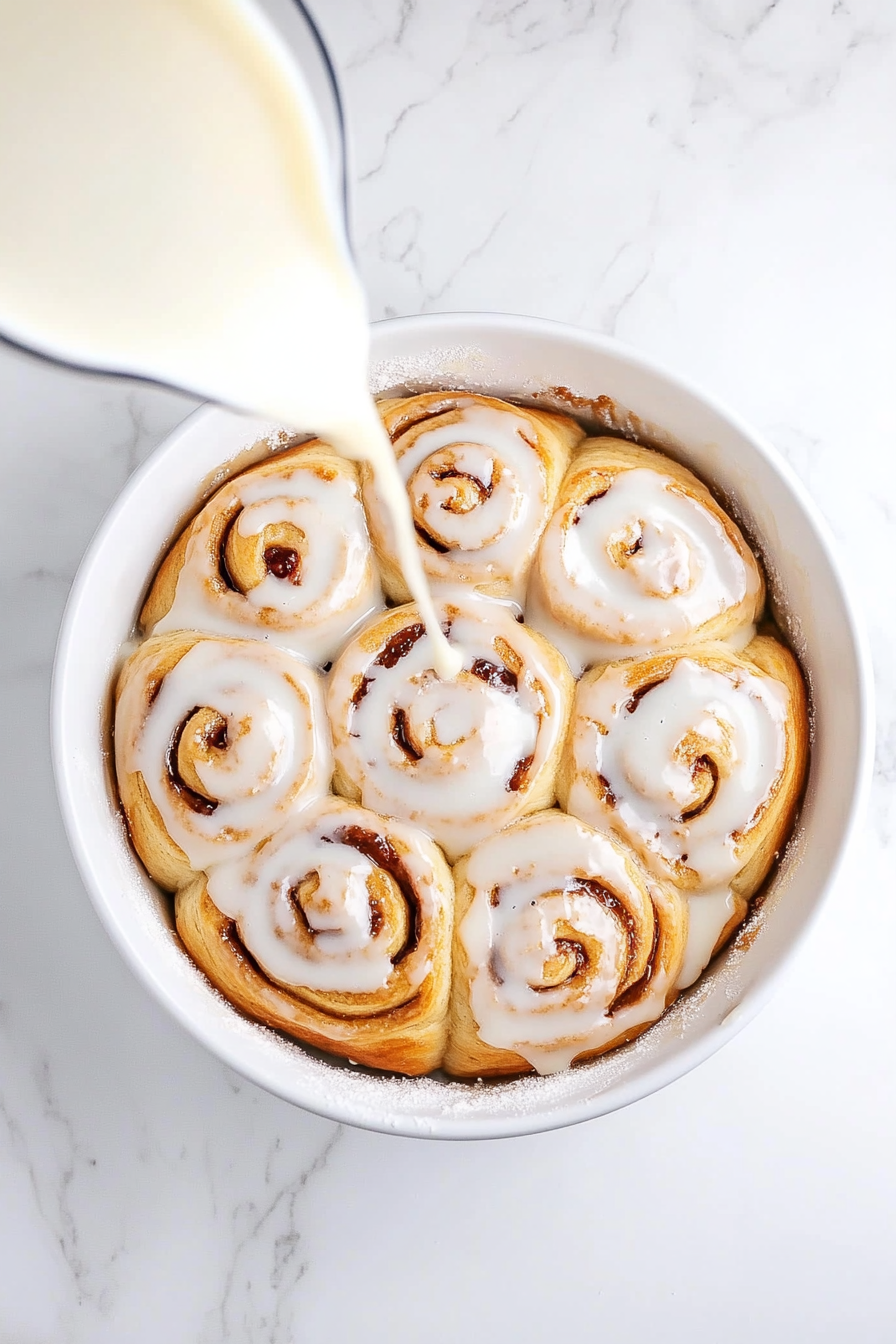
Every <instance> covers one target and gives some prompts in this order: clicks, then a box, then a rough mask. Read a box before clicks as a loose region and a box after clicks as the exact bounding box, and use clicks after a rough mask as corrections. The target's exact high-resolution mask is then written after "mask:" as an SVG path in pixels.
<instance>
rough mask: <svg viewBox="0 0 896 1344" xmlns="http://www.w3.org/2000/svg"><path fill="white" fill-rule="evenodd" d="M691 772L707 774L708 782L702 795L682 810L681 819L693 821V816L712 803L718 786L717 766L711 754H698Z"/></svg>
mask: <svg viewBox="0 0 896 1344" xmlns="http://www.w3.org/2000/svg"><path fill="white" fill-rule="evenodd" d="M692 773H693V774H695V775H696V774H698V773H699V774H706V775H709V779H710V784H709V788H708V789H707V790H706V793H705V794H704V795H703V797H702V798H700V799H698V800H697V802H696V803H694V805H693V807H689V808H686V809H685V811H684V812H682V814H681V820H682V821H693V820H694V818H695V817H699V816H702V814H703V813H704V812H705V811H706V809H707V808H708V807H710V806H711V805H712V801H713V799H714V798H715V796H716V793H717V792H718V788H719V767H718V766H717V765H716V763H715V761H714V760H713V759H712V757H711V756H698V757H697V759H696V761H695V762H694V769H693V772H692Z"/></svg>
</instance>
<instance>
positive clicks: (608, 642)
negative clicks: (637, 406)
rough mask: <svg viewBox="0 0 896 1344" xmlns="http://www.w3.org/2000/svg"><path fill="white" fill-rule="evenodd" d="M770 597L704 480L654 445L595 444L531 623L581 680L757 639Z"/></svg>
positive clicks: (536, 580)
mask: <svg viewBox="0 0 896 1344" xmlns="http://www.w3.org/2000/svg"><path fill="white" fill-rule="evenodd" d="M764 600H765V584H764V580H763V577H762V573H761V571H760V569H759V565H758V564H757V562H756V559H755V557H754V556H753V554H752V552H751V551H750V548H749V547H748V546H747V543H746V542H745V541H744V538H743V536H742V535H741V533H740V530H739V528H738V527H737V526H736V524H735V523H734V522H733V521H732V519H731V518H729V517H728V515H727V514H726V513H725V511H724V510H723V509H722V508H721V507H720V505H719V504H718V503H717V502H716V501H715V499H714V498H713V496H712V495H711V494H710V492H709V490H707V488H706V486H705V485H703V483H702V482H701V481H699V480H698V479H697V477H696V476H694V475H693V474H692V473H691V472H690V471H688V470H687V468H686V467H683V466H681V464H680V463H678V462H675V461H673V460H672V458H668V457H665V456H664V455H663V454H662V453H657V452H654V451H653V450H652V449H648V448H640V447H637V446H636V445H634V444H628V443H621V442H620V441H619V440H618V439H594V440H592V441H590V442H588V443H586V444H585V445H584V446H583V448H582V450H581V451H580V452H578V453H577V454H576V456H575V458H574V460H573V463H572V466H571V467H570V469H569V471H568V472H567V474H566V477H565V479H564V481H563V484H562V485H561V487H560V494H559V500H558V504H557V507H556V509H555V511H554V513H553V516H552V517H551V520H550V522H549V523H548V526H547V528H546V530H545V533H544V536H543V537H542V540H541V544H540V546H539V549H538V554H537V556H536V560H535V564H534V566H533V570H532V579H531V582H530V586H529V593H528V597H527V606H526V617H527V620H529V621H530V622H531V623H532V624H533V625H534V626H536V628H537V629H539V630H542V631H543V632H544V634H546V635H547V637H548V638H549V639H550V640H551V641H552V642H553V643H554V644H556V646H557V647H558V648H559V649H560V650H561V652H562V653H564V654H565V655H566V657H567V659H568V660H569V664H570V666H571V667H572V669H573V672H575V673H576V674H578V673H580V672H581V671H582V670H583V668H585V667H588V666H590V665H591V664H594V663H607V662H613V661H615V660H617V659H620V658H629V657H638V656H642V655H644V654H646V653H650V652H656V651H658V650H660V649H666V648H670V647H672V646H674V645H676V644H683V643H688V642H692V641H694V640H704V639H706V640H709V639H728V638H729V637H731V636H733V635H734V634H735V632H737V631H743V632H744V634H743V638H744V642H746V640H747V639H749V637H750V634H751V630H750V627H751V625H752V623H753V622H754V621H755V620H756V619H757V617H758V615H759V614H760V612H761V611H762V606H763V602H764Z"/></svg>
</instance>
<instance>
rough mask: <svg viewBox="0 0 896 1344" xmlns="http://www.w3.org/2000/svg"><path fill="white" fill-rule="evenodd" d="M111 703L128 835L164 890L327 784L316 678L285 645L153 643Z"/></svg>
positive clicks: (252, 838)
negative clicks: (281, 646)
mask: <svg viewBox="0 0 896 1344" xmlns="http://www.w3.org/2000/svg"><path fill="white" fill-rule="evenodd" d="M115 699H116V704H115V766H116V772H117V776H118V788H119V794H120V797H121V801H122V805H123V807H124V812H125V817H126V819H127V823H128V829H129V830H130V834H131V839H132V841H133V843H134V848H135V849H136V851H137V853H138V854H139V856H140V858H141V859H142V860H143V863H144V864H145V866H146V869H147V871H148V872H149V874H150V876H151V877H154V878H155V879H156V881H157V882H159V883H160V884H161V885H162V886H164V887H168V888H169V889H172V890H173V889H174V888H176V887H179V886H180V885H182V883H184V882H186V881H188V880H189V879H190V878H191V877H192V876H193V873H194V871H196V870H199V869H204V868H207V867H208V865H209V864H211V863H215V862H219V861H220V860H222V859H224V858H229V857H231V856H233V855H235V854H242V853H245V852H246V851H248V850H249V849H251V848H252V846H253V845H255V844H257V843H258V841H259V840H261V839H262V838H263V837H264V836H266V835H270V834H271V832H272V831H273V830H275V829H276V828H277V827H278V826H280V825H282V823H283V821H284V820H285V819H286V817H287V816H288V815H289V814H290V813H291V812H292V811H294V810H295V809H296V808H301V807H304V806H306V805H307V804H308V803H309V802H311V801H312V800H314V799H315V798H319V797H321V796H322V795H323V794H325V793H326V792H327V790H328V788H329V783H330V774H331V770H332V757H331V751H330V738H329V731H328V728H327V722H326V717H325V714H324V705H323V697H322V693H321V684H320V678H319V675H318V674H317V673H316V672H315V671H314V670H313V669H312V668H310V667H308V666H307V665H306V664H305V663H303V662H301V661H300V660H299V659H298V658H295V657H294V656H293V655H292V654H289V653H286V652H284V651H283V650H282V649H276V648H271V647H269V646H267V645H264V644H261V643H258V642H257V641H254V640H240V639H214V638H204V637H203V636H201V635H197V634H194V633H192V632H187V631H181V632H180V633H178V634H171V635H160V636H157V637H154V638H152V639H148V640H146V641H145V642H144V643H143V644H141V645H140V646H139V647H138V649H137V650H136V652H135V653H133V654H132V655H131V657H130V658H129V659H128V661H127V662H126V663H125V666H124V668H123V669H122V672H121V676H120V677H119V681H118V686H117V689H116V697H115Z"/></svg>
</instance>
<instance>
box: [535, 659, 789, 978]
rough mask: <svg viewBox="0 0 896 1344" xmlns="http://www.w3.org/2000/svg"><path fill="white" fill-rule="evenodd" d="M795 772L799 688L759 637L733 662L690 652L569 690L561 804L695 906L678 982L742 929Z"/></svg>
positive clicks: (612, 669)
mask: <svg viewBox="0 0 896 1344" xmlns="http://www.w3.org/2000/svg"><path fill="white" fill-rule="evenodd" d="M807 758H808V717H807V708H806V693H805V688H804V686H803V681H802V677H801V675H800V671H799V668H798V666H797V663H796V660H795V659H794V657H793V655H792V654H791V653H790V652H789V651H788V650H787V649H786V648H784V647H783V645H781V644H779V643H778V642H777V641H776V640H774V639H772V638H770V637H768V636H760V637H758V638H756V639H754V640H753V641H752V642H751V643H750V644H749V645H748V646H747V648H746V649H744V651H743V652H742V653H740V654H738V653H736V652H735V651H734V650H733V649H731V648H730V647H729V646H728V645H725V644H720V643H707V644H700V645H691V646H688V647H684V648H680V649H675V650H673V651H672V652H670V653H665V654H658V655H656V656H655V657H652V658H645V659H641V660H639V661H632V662H625V663H620V664H617V665H611V666H609V667H607V668H605V669H594V670H593V671H592V672H589V673H587V674H586V675H585V676H584V677H583V678H582V680H581V682H580V683H579V686H578V688H577V692H576V698H575V707H574V712H573V720H572V724H571V726H570V732H569V738H568V741H567V745H566V748H565V750H564V757H563V763H562V766H561V772H560V780H559V783H558V792H559V795H560V799H561V802H562V804H563V806H564V807H565V808H566V809H567V810H568V811H569V812H571V813H573V814H574V815H575V816H577V817H580V818H582V820H584V821H587V822H589V823H590V824H591V825H593V826H597V827H600V828H601V829H605V830H609V831H611V832H613V833H614V834H615V835H617V836H619V837H620V838H621V839H623V840H625V841H627V842H628V843H629V844H630V845H632V846H633V847H634V848H635V849H636V850H637V851H638V853H639V854H640V856H641V858H642V860H643V862H644V863H645V864H646V865H647V866H648V868H650V869H651V870H652V871H653V872H655V873H656V874H657V875H658V876H659V877H661V878H663V879H664V880H665V881H667V882H669V883H671V884H672V885H673V886H675V887H677V888H678V889H679V890H680V891H682V892H684V893H688V894H689V895H691V896H692V897H693V898H694V900H693V902H692V915H693V921H692V922H693V924H694V928H695V931H696V930H697V928H698V926H699V928H700V929H701V930H702V932H701V933H700V934H699V935H697V934H696V932H695V938H696V937H699V938H700V939H701V940H702V941H701V948H702V950H699V951H698V950H695V949H696V942H695V945H694V949H692V953H693V955H692V956H691V957H690V958H689V965H688V971H687V974H686V976H685V979H686V980H687V982H689V981H690V979H692V978H696V974H699V971H700V970H702V968H703V965H705V964H706V962H707V961H708V960H709V958H710V956H711V955H712V954H713V952H714V951H715V950H716V949H717V948H718V947H720V946H721V945H722V943H724V941H725V940H726V939H727V937H728V936H729V935H730V933H731V932H732V930H733V929H734V928H736V927H737V925H738V924H739V923H740V922H741V920H742V919H743V917H744V915H745V913H746V909H747V903H748V901H749V900H750V897H751V896H752V895H753V894H754V893H755V892H756V890H757V889H758V887H759V886H760V884H761V883H762V881H763V879H764V878H765V877H766V875H767V873H768V871H769V869H770V868H771V865H772V863H773V862H774V859H775V856H776V854H777V853H778V851H779V850H780V848H781V846H782V845H783V843H784V841H785V839H786V837H787V835H788V833H789V832H790V830H791V828H792V826H793V822H794V817H795V814H796V809H797V806H798V803H799V799H800V795H801V791H802V787H803V780H804V776H805V771H806V763H807ZM701 959H702V965H698V963H700V961H701ZM695 966H696V970H694V967H695Z"/></svg>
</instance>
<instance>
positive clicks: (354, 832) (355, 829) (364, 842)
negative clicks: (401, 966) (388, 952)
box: [324, 826, 421, 965]
mask: <svg viewBox="0 0 896 1344" xmlns="http://www.w3.org/2000/svg"><path fill="white" fill-rule="evenodd" d="M324 839H326V840H329V841H330V843H331V844H333V843H336V844H339V845H349V846H350V847H351V848H352V849H356V850H357V851H358V853H359V854H363V855H364V857H365V859H369V860H370V862H371V863H375V864H376V865H377V867H378V868H382V870H383V872H385V873H388V874H389V876H390V877H391V878H392V880H393V882H394V883H395V885H396V886H397V887H398V890H399V891H400V892H401V894H402V896H403V897H404V900H405V903H406V904H407V907H408V911H409V912H410V916H411V918H410V919H409V920H408V936H407V939H406V940H405V943H404V946H403V947H400V948H399V949H398V951H397V952H396V953H395V955H394V956H393V957H392V964H393V965H395V963H396V962H398V961H400V960H401V959H402V957H406V956H407V955H408V953H410V952H413V950H414V948H415V947H416V946H417V944H418V942H419V941H420V922H421V916H420V902H419V901H418V900H417V893H416V892H415V890H414V884H413V882H412V881H411V879H410V877H409V876H408V872H407V869H406V868H405V866H404V864H403V862H402V860H401V858H400V856H399V854H398V851H397V850H396V849H395V847H394V845H392V844H391V843H390V842H389V841H388V840H387V839H386V837H385V836H383V835H379V834H378V833H377V832H376V831H367V830H365V829H364V828H363V827H362V826H341V827H340V828H339V830H338V831H336V832H335V833H334V834H333V836H332V837H330V836H325V837H324ZM375 908H376V909H377V910H378V911H379V919H380V921H382V919H383V912H382V910H379V907H378V906H374V903H373V902H371V932H372V933H374V934H375V933H376V932H378V929H379V928H380V927H382V925H381V924H380V925H379V926H377V928H374V919H375V918H376V916H375V915H374V909H375Z"/></svg>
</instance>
